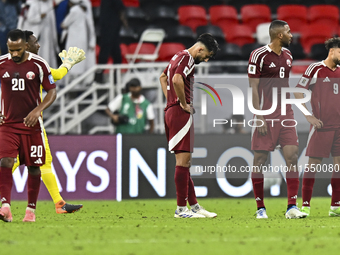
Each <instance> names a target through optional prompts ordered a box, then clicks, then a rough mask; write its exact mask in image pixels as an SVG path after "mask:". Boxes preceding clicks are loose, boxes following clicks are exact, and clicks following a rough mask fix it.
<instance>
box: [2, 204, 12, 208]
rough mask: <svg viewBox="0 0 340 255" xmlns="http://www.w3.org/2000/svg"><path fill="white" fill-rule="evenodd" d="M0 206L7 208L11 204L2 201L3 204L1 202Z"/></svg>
mask: <svg viewBox="0 0 340 255" xmlns="http://www.w3.org/2000/svg"><path fill="white" fill-rule="evenodd" d="M2 207H9V208H10V207H11V205H10V204H9V203H3V204H2Z"/></svg>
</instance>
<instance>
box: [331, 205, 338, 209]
mask: <svg viewBox="0 0 340 255" xmlns="http://www.w3.org/2000/svg"><path fill="white" fill-rule="evenodd" d="M338 208H339V206H331V210H336V209H338Z"/></svg>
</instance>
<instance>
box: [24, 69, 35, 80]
mask: <svg viewBox="0 0 340 255" xmlns="http://www.w3.org/2000/svg"><path fill="white" fill-rule="evenodd" d="M34 77H35V73H33V72H32V71H29V72H28V73H27V74H26V78H27V79H29V80H33V79H34Z"/></svg>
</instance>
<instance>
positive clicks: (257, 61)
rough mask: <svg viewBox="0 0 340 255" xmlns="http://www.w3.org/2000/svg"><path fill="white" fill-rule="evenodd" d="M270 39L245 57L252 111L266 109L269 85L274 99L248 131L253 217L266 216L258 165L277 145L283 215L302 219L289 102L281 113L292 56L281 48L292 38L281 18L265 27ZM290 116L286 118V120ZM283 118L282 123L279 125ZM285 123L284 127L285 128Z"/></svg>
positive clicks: (292, 116)
mask: <svg viewBox="0 0 340 255" xmlns="http://www.w3.org/2000/svg"><path fill="white" fill-rule="evenodd" d="M269 35H270V39H271V42H270V44H268V45H265V46H263V47H260V48H258V49H256V50H254V51H253V52H252V53H251V54H250V57H249V65H248V77H249V85H250V87H251V88H252V91H253V92H252V101H253V107H254V108H255V109H256V110H268V109H270V108H271V106H272V103H273V97H272V93H273V88H277V93H278V102H277V107H276V110H275V111H274V112H273V113H271V114H268V115H265V116H262V115H255V116H254V119H256V126H257V127H254V128H253V130H252V141H251V149H252V150H253V151H254V165H253V168H252V174H251V179H252V183H253V190H254V195H255V200H256V204H257V211H256V218H258V219H265V218H268V216H267V213H266V208H265V205H264V202H263V198H264V194H263V173H262V165H263V164H265V163H266V161H267V158H268V154H269V151H274V150H275V148H276V147H277V146H281V148H282V152H283V156H284V159H285V161H286V166H287V168H286V169H287V170H288V171H287V172H286V181H287V191H288V192H287V193H288V194H287V196H288V207H287V212H286V218H289V219H291V218H303V217H306V214H305V213H301V212H300V210H299V209H298V208H297V207H296V199H297V194H298V189H299V172H298V169H297V158H298V137H297V133H296V129H295V127H294V126H295V121H294V120H291V119H294V113H293V110H292V108H291V106H290V105H287V107H286V115H281V88H284V87H289V84H288V79H289V72H290V69H291V67H292V61H293V57H292V55H291V52H290V51H289V50H288V49H286V48H285V47H287V46H289V44H290V43H291V40H292V37H293V36H292V34H291V33H290V28H289V26H288V24H287V23H286V22H285V21H281V20H274V21H273V22H272V23H271V24H270V27H269ZM289 119H290V121H288V120H289ZM282 121H284V125H282V124H281V123H282ZM286 126H288V127H286Z"/></svg>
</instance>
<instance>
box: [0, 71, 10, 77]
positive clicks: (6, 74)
mask: <svg viewBox="0 0 340 255" xmlns="http://www.w3.org/2000/svg"><path fill="white" fill-rule="evenodd" d="M9 77H10V76H9V73H8V72H6V73H5V74H4V75H3V76H2V78H9Z"/></svg>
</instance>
